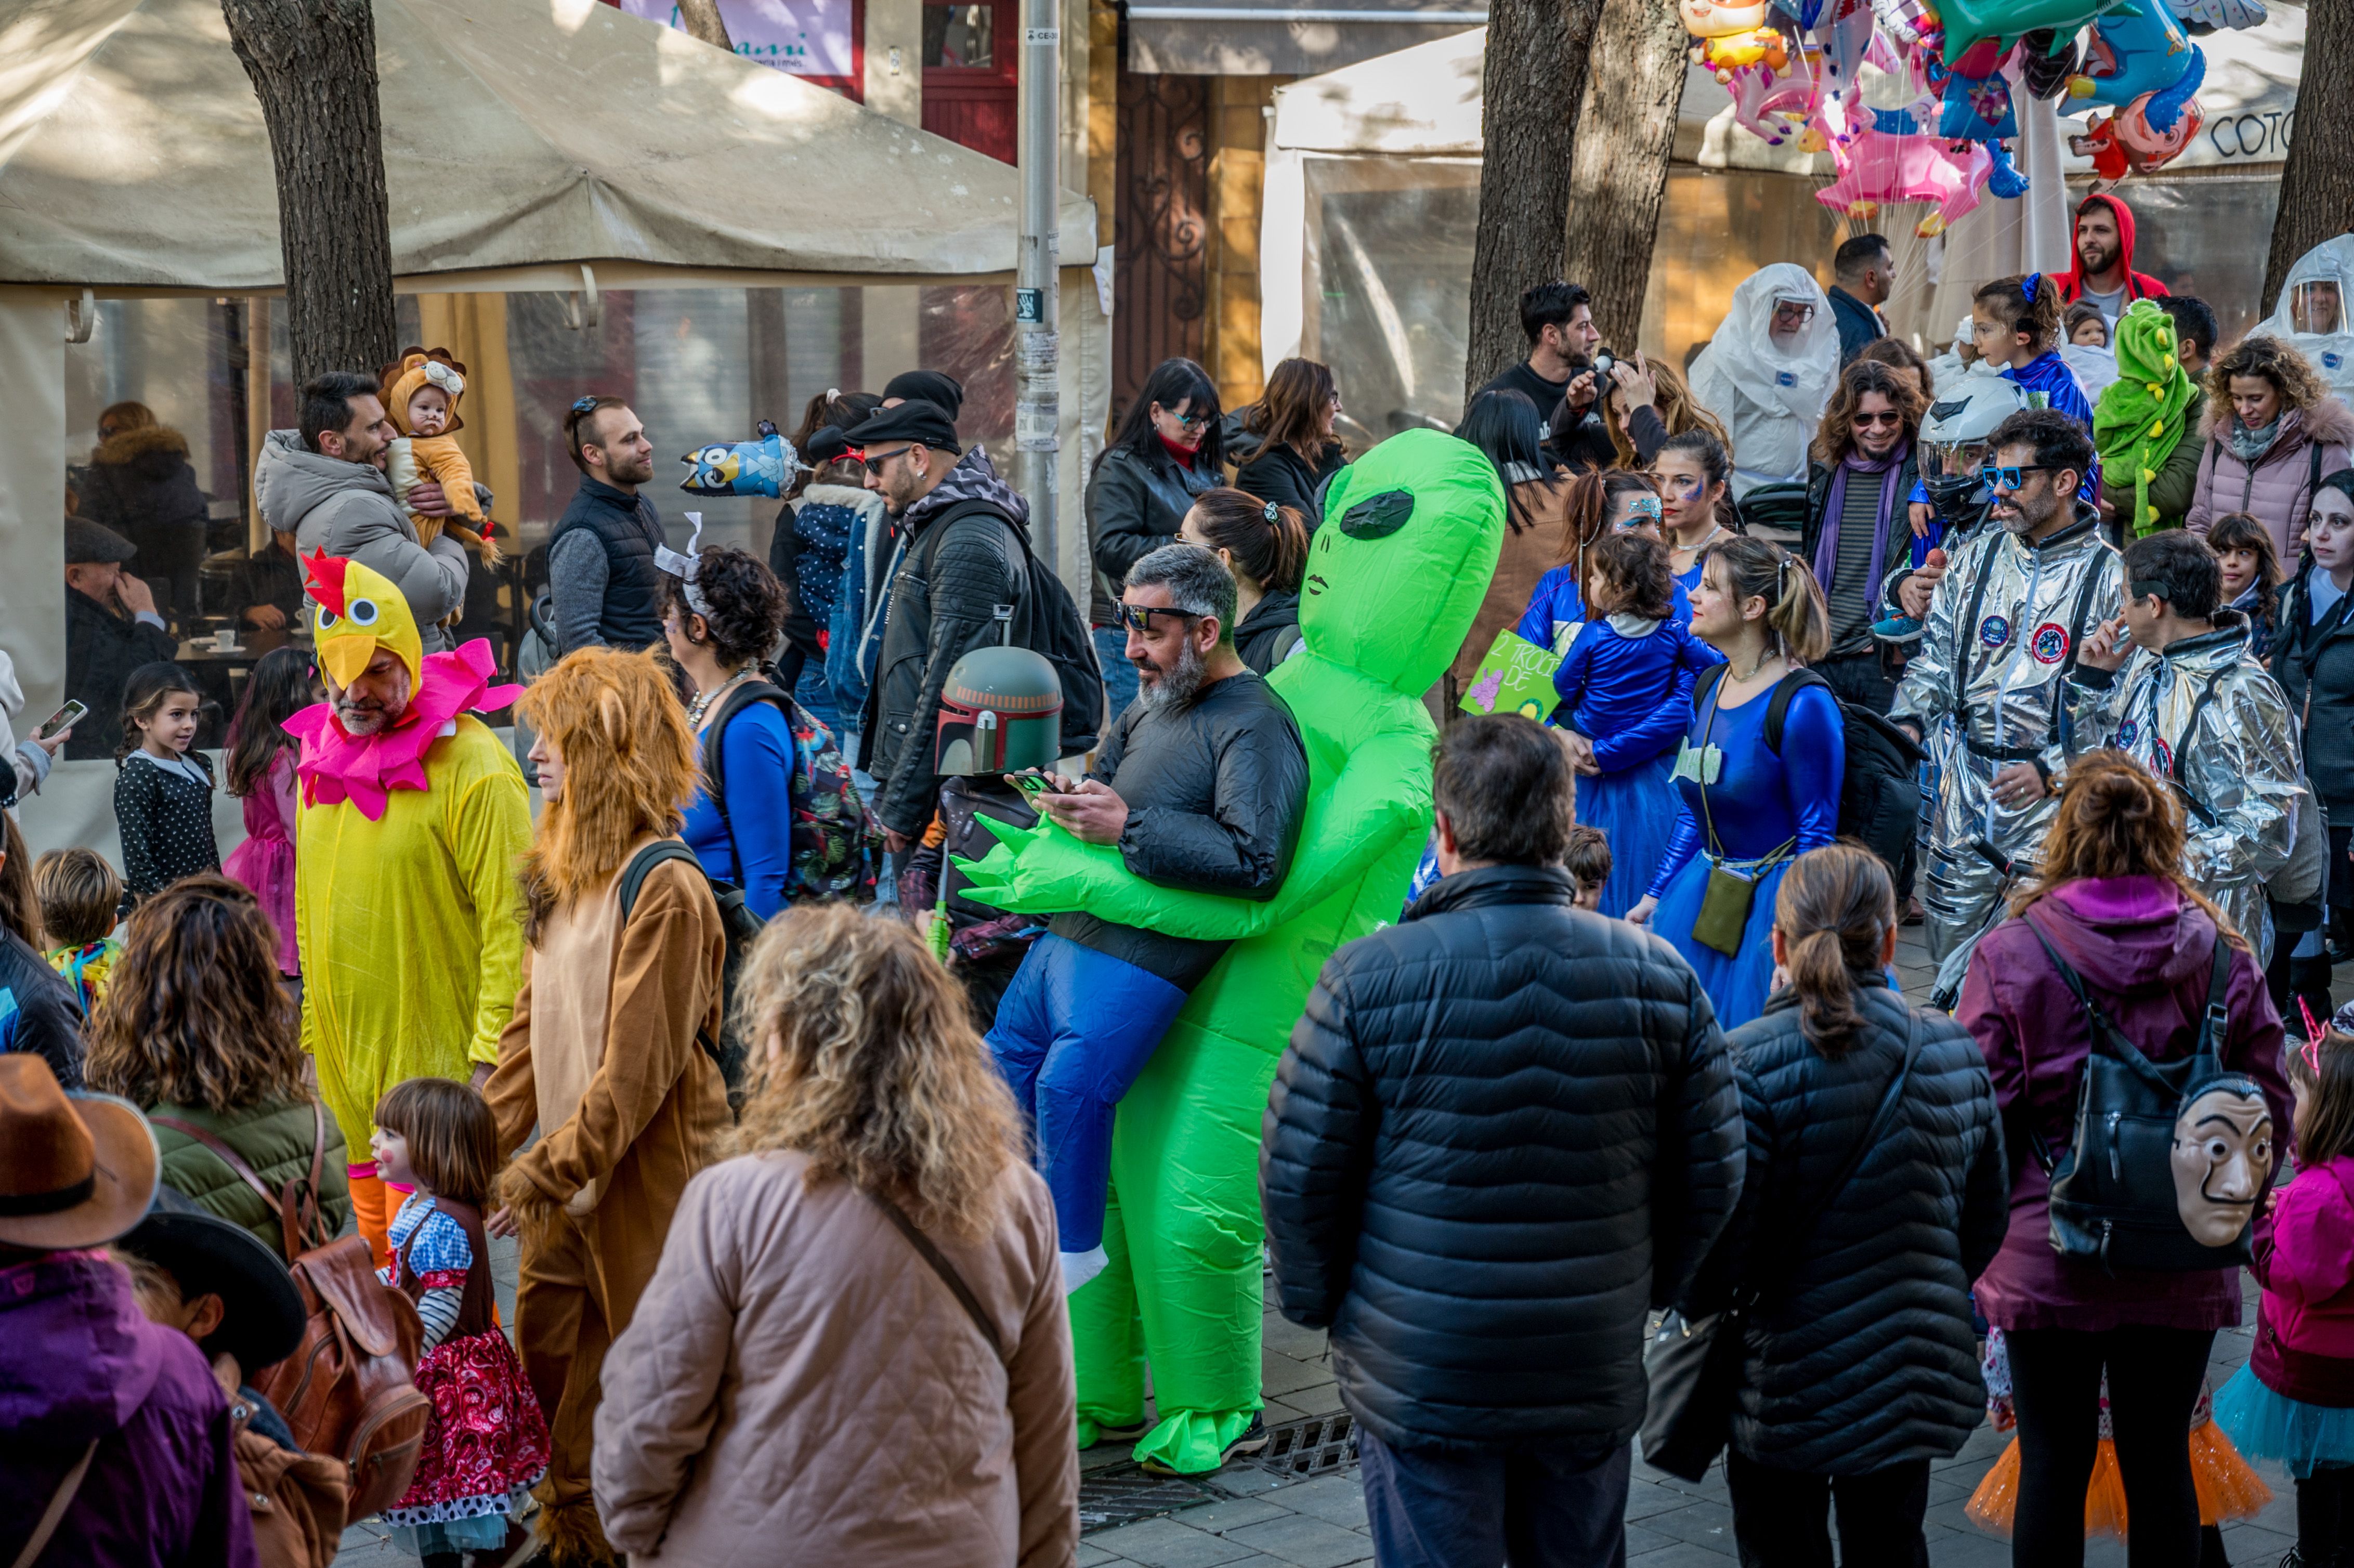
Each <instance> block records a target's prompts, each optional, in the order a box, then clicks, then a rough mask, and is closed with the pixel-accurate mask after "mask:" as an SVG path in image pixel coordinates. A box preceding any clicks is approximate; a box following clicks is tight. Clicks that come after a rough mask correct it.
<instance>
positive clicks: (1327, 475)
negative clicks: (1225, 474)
mask: <svg viewBox="0 0 2354 1568" xmlns="http://www.w3.org/2000/svg"><path fill="white" fill-rule="evenodd" d="M1348 466H1349V460H1348V459H1347V458H1345V457H1343V456H1342V455H1341V443H1340V442H1338V441H1330V442H1327V443H1326V444H1325V447H1324V450H1322V451H1321V452H1320V453H1318V454H1317V460H1316V461H1314V462H1312V463H1311V462H1310V461H1308V460H1307V459H1306V458H1304V457H1301V456H1300V455H1299V453H1298V452H1296V451H1294V450H1291V449H1290V448H1289V447H1286V446H1277V445H1273V444H1269V445H1267V446H1263V447H1261V448H1260V449H1259V450H1258V453H1257V456H1255V457H1253V458H1252V459H1251V460H1250V461H1248V462H1246V463H1245V464H1243V465H1242V467H1241V468H1239V469H1237V470H1236V471H1235V489H1236V490H1243V491H1247V492H1249V493H1251V494H1253V495H1256V496H1257V497H1258V498H1259V499H1260V500H1261V501H1272V502H1274V503H1276V504H1277V505H1278V506H1288V507H1291V508H1293V509H1294V510H1296V511H1297V512H1298V513H1299V520H1300V521H1301V522H1302V523H1305V524H1308V531H1309V532H1310V533H1311V534H1313V533H1314V532H1316V525H1317V524H1319V523H1321V522H1323V521H1324V514H1323V512H1322V510H1321V509H1320V508H1319V507H1318V506H1317V504H1316V497H1317V494H1318V493H1320V491H1322V490H1323V488H1324V483H1325V482H1326V481H1327V480H1329V479H1331V477H1332V476H1333V475H1334V474H1336V473H1338V472H1340V471H1341V470H1342V469H1344V468H1346V467H1348Z"/></svg>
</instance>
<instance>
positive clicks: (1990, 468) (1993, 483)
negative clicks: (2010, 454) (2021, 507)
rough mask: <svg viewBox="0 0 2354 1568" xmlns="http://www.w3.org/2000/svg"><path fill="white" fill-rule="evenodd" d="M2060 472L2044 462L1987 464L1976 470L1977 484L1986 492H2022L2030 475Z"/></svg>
mask: <svg viewBox="0 0 2354 1568" xmlns="http://www.w3.org/2000/svg"><path fill="white" fill-rule="evenodd" d="M2057 472H2059V470H2058V469H2056V468H2054V467H2052V465H2051V464H2050V463H2045V462H2022V463H2010V464H1996V463H1988V464H1987V465H1986V467H1984V468H1982V469H1980V470H1978V479H1979V482H1982V483H1983V484H1985V486H1986V487H1987V488H1988V490H2012V491H2016V490H2024V489H2026V488H2027V476H2028V475H2029V474H2031V473H2057Z"/></svg>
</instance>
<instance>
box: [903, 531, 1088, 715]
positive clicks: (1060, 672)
mask: <svg viewBox="0 0 2354 1568" xmlns="http://www.w3.org/2000/svg"><path fill="white" fill-rule="evenodd" d="M982 515H987V516H991V517H994V518H996V519H997V520H998V521H999V522H1001V523H1003V524H1005V531H1006V532H1007V533H1009V534H1011V535H1013V539H1014V542H1015V543H1016V544H1018V545H1020V546H1022V556H1023V560H1025V561H1027V562H1028V563H1029V567H1030V641H1028V642H1026V643H1024V644H1023V646H1024V647H1026V648H1028V649H1029V650H1030V652H1033V653H1036V654H1039V655H1041V656H1043V657H1044V659H1045V661H1046V662H1048V663H1049V664H1052V665H1053V666H1055V677H1056V678H1057V679H1058V680H1060V681H1061V682H1062V684H1063V736H1062V750H1063V755H1064V756H1066V757H1076V756H1077V755H1078V754H1079V753H1080V752H1083V751H1093V750H1094V749H1095V748H1096V742H1097V740H1098V739H1099V738H1100V737H1101V736H1102V734H1103V711H1104V679H1103V665H1102V663H1101V662H1099V661H1098V660H1097V657H1096V644H1095V639H1093V638H1092V637H1090V636H1088V635H1087V618H1086V617H1085V616H1082V615H1081V614H1080V613H1079V607H1078V603H1077V601H1076V600H1075V599H1072V598H1071V590H1070V589H1069V588H1065V587H1064V586H1063V579H1062V578H1061V577H1057V576H1055V569H1054V568H1053V567H1050V566H1048V565H1047V564H1046V563H1045V562H1044V561H1041V560H1040V559H1039V558H1038V557H1037V556H1036V555H1035V554H1034V552H1033V551H1032V550H1031V548H1030V535H1028V534H1026V533H1024V532H1023V530H1022V529H1020V528H1018V527H1016V526H1015V525H1014V524H1013V520H1012V519H1010V518H1008V517H1007V516H1006V515H1005V514H1004V512H1003V511H1002V509H1001V508H999V506H998V505H997V503H995V502H992V501H984V500H981V499H979V498H975V499H973V500H970V501H961V502H959V503H957V504H955V505H953V506H951V507H949V509H948V511H947V513H946V514H944V515H943V516H942V517H941V518H940V520H939V522H938V523H937V524H934V525H933V526H932V527H931V528H929V529H928V530H926V532H925V536H924V578H925V580H926V581H927V582H928V581H930V580H931V574H932V557H933V556H934V555H936V554H937V553H938V550H939V545H940V540H941V539H943V538H945V537H946V536H947V535H948V531H949V524H952V523H955V522H957V521H959V520H960V519H962V518H966V517H977V516H982Z"/></svg>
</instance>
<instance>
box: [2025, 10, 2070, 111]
mask: <svg viewBox="0 0 2354 1568" xmlns="http://www.w3.org/2000/svg"><path fill="white" fill-rule="evenodd" d="M2077 63H2078V62H2077V58H2076V40H2075V39H2073V38H2061V37H2057V36H2055V35H2054V34H2053V33H2052V31H2051V30H2050V29H2049V28H2046V29H2045V30H2043V31H2042V32H2040V33H2030V34H2028V35H2027V36H2026V37H2023V38H2021V39H2020V40H2019V84H2020V86H2021V87H2023V88H2025V89H2027V95H2028V96H2029V97H2030V98H2034V99H2039V100H2041V101H2043V102H2045V103H2049V102H2051V101H2052V100H2053V99H2055V98H2057V97H2059V96H2060V95H2061V94H2062V93H2063V92H2065V91H2067V90H2068V79H2069V78H2071V77H2073V76H2074V75H2076V74H2077V71H2076V67H2077Z"/></svg>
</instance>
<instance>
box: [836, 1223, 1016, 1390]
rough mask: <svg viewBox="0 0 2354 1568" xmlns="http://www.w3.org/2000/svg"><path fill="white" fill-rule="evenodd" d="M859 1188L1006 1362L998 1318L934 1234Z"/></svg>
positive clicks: (982, 1336)
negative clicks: (992, 1315)
mask: <svg viewBox="0 0 2354 1568" xmlns="http://www.w3.org/2000/svg"><path fill="white" fill-rule="evenodd" d="M859 1191H860V1192H866V1189H865V1188H864V1187H862V1188H860V1189H859ZM866 1196H867V1197H868V1198H869V1199H871V1200H873V1202H874V1203H875V1207H876V1208H878V1209H880V1210H882V1211H883V1213H884V1215H885V1218H887V1219H889V1220H890V1222H891V1224H893V1225H895V1226H896V1227H897V1228H898V1232H899V1234H901V1235H903V1236H906V1237H907V1245H909V1246H912V1247H914V1248H915V1249H916V1253H917V1256H919V1257H921V1258H922V1259H923V1260H924V1261H925V1262H926V1263H928V1264H929V1265H930V1266H931V1269H932V1272H933V1273H934V1274H937V1275H938V1276H939V1277H940V1283H941V1284H942V1285H945V1286H947V1287H949V1295H951V1296H953V1297H955V1298H957V1304H958V1305H959V1306H960V1307H962V1308H964V1311H965V1316H966V1317H968V1318H970V1319H972V1326H973V1327H974V1328H976V1329H978V1330H981V1338H982V1339H984V1340H988V1341H989V1348H990V1349H991V1350H992V1351H996V1352H997V1359H998V1360H999V1361H1003V1360H1004V1359H1005V1337H1004V1336H1003V1335H1002V1334H1001V1333H999V1332H998V1330H997V1324H996V1321H995V1320H994V1319H991V1317H990V1315H989V1313H988V1312H987V1311H986V1310H985V1309H984V1308H982V1307H981V1298H979V1297H977V1296H975V1295H974V1294H973V1293H972V1287H971V1286H970V1285H967V1284H966V1283H965V1282H964V1276H963V1275H961V1274H959V1273H958V1272H957V1269H956V1265H955V1264H952V1263H950V1262H949V1260H948V1258H947V1256H946V1255H944V1254H943V1253H941V1251H940V1249H939V1248H938V1247H937V1246H935V1245H932V1238H931V1237H929V1236H928V1235H926V1234H924V1233H923V1232H922V1231H921V1230H919V1229H917V1225H916V1222H915V1221H914V1220H912V1219H909V1218H908V1217H907V1210H905V1209H903V1208H901V1207H900V1206H899V1205H898V1204H896V1203H895V1202H892V1201H891V1200H890V1199H889V1198H887V1197H885V1196H884V1195H883V1194H882V1193H880V1192H866Z"/></svg>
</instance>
